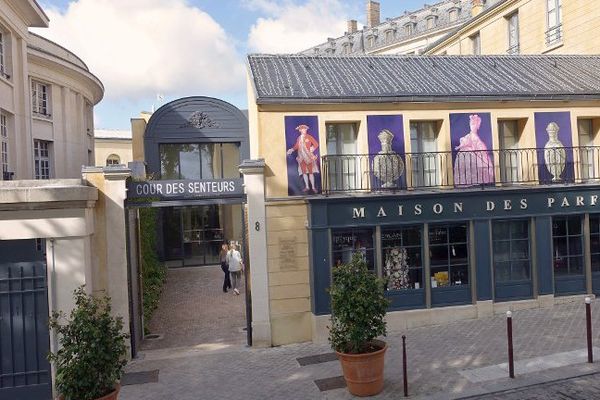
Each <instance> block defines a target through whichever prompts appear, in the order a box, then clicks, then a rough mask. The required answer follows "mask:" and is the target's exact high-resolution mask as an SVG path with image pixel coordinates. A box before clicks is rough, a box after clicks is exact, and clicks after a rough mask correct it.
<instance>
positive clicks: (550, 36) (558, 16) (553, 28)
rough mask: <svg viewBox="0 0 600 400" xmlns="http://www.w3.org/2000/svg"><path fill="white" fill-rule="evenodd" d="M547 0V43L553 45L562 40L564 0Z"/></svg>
mask: <svg viewBox="0 0 600 400" xmlns="http://www.w3.org/2000/svg"><path fill="white" fill-rule="evenodd" d="M546 1H547V17H546V23H547V30H546V44H547V45H552V44H555V43H559V42H560V41H562V0H546Z"/></svg>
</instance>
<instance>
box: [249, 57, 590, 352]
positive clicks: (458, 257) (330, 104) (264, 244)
mask: <svg viewBox="0 0 600 400" xmlns="http://www.w3.org/2000/svg"><path fill="white" fill-rule="evenodd" d="M248 66H249V89H248V96H249V101H248V105H249V129H250V155H251V157H252V159H255V160H256V161H255V162H254V164H253V165H251V166H250V167H252V168H253V169H252V171H251V172H252V175H250V176H251V178H252V179H253V181H252V192H248V194H247V196H248V199H247V201H248V208H249V213H250V214H249V226H251V227H254V226H256V227H257V228H258V229H251V230H250V231H249V242H250V249H251V253H250V261H251V266H252V269H251V271H252V273H251V279H252V281H251V286H252V290H253V291H252V307H253V318H254V320H253V324H256V325H257V326H258V327H260V330H255V334H256V335H257V336H258V335H259V334H260V335H263V337H262V343H267V344H273V345H280V344H284V343H293V342H302V341H310V340H313V341H324V340H326V335H327V329H326V326H327V323H328V314H329V312H330V309H329V298H328V294H327V290H326V289H327V287H328V286H329V285H330V282H331V271H332V269H333V268H335V265H337V264H338V263H343V262H347V261H348V260H349V259H350V257H351V256H352V254H354V253H357V252H358V253H360V254H362V255H363V257H364V258H365V260H366V261H367V263H368V264H369V267H370V268H371V269H372V271H373V273H376V274H377V275H379V276H381V277H385V278H387V279H389V280H388V284H387V290H386V296H387V297H388V298H389V299H390V301H391V305H390V308H389V313H388V317H387V318H388V323H389V328H390V329H391V330H392V331H394V330H402V329H405V328H407V327H415V326H424V325H429V324H437V323H443V322H447V321H454V320H459V319H465V318H478V317H482V316H489V315H492V314H493V313H500V312H504V311H506V310H508V309H521V308H535V307H551V306H552V305H553V304H555V303H558V302H564V301H571V300H573V299H578V297H573V296H579V295H584V294H590V293H600V258H599V256H598V254H600V236H599V235H600V228H599V227H600V210H599V209H598V206H599V205H600V202H599V199H600V197H598V196H600V186H598V180H597V179H598V178H600V152H599V150H598V149H599V147H598V145H599V144H600V136H599V135H598V130H599V128H600V102H599V101H598V95H599V94H600V74H599V73H598V71H600V69H598V67H600V58H599V57H598V56H559V55H552V56H541V55H538V56H506V55H504V56H476V57H474V56H472V57H450V56H446V57H440V56H398V55H387V56H368V57H361V56H352V57H336V58H335V62H332V58H331V57H318V56H306V55H296V56H283V55H281V56H275V55H250V56H249V57H248ZM364 71H369V73H368V74H365V73H364ZM250 167H249V168H250ZM255 342H257V343H258V342H259V338H258V337H255Z"/></svg>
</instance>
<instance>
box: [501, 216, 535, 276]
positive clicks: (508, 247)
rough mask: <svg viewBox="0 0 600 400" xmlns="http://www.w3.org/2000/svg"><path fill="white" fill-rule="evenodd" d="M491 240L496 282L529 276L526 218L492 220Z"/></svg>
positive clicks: (529, 264)
mask: <svg viewBox="0 0 600 400" xmlns="http://www.w3.org/2000/svg"><path fill="white" fill-rule="evenodd" d="M492 242H493V259H494V279H495V281H496V282H498V283H501V282H510V281H523V280H529V279H530V278H531V260H530V245H529V223H528V221H527V220H506V221H493V222H492Z"/></svg>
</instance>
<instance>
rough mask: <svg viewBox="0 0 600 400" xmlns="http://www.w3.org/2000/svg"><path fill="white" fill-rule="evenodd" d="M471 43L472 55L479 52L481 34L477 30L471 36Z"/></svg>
mask: <svg viewBox="0 0 600 400" xmlns="http://www.w3.org/2000/svg"><path fill="white" fill-rule="evenodd" d="M471 45H472V46H473V55H476V56H478V55H480V54H481V35H480V34H479V32H477V33H476V34H474V35H473V36H471Z"/></svg>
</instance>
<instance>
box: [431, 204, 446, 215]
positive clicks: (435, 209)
mask: <svg viewBox="0 0 600 400" xmlns="http://www.w3.org/2000/svg"><path fill="white" fill-rule="evenodd" d="M433 212H434V213H436V214H441V213H443V212H444V206H443V205H441V204H440V203H435V204H434V205H433Z"/></svg>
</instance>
